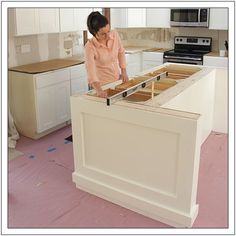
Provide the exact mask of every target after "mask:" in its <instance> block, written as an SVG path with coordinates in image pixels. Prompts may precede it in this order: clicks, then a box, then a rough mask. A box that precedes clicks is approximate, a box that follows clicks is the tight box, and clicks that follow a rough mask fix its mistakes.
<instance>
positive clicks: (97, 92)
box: [96, 90, 107, 98]
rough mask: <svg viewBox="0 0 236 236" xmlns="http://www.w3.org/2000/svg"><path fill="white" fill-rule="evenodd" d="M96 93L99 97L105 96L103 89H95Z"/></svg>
mask: <svg viewBox="0 0 236 236" xmlns="http://www.w3.org/2000/svg"><path fill="white" fill-rule="evenodd" d="M96 94H97V96H98V97H100V98H106V97H107V92H106V91H104V90H96Z"/></svg>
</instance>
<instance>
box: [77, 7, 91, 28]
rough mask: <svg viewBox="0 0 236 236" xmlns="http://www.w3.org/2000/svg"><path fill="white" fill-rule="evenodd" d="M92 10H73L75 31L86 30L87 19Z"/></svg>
mask: <svg viewBox="0 0 236 236" xmlns="http://www.w3.org/2000/svg"><path fill="white" fill-rule="evenodd" d="M90 12H92V8H77V9H75V25H76V29H77V30H87V18H88V15H89V13H90Z"/></svg>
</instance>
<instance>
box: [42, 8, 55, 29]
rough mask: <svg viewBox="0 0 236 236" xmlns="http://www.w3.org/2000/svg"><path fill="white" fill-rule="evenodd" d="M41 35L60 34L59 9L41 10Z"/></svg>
mask: <svg viewBox="0 0 236 236" xmlns="http://www.w3.org/2000/svg"><path fill="white" fill-rule="evenodd" d="M38 11H39V33H57V32H59V9H55V8H54V9H53V8H39V9H38Z"/></svg>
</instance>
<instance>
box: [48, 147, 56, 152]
mask: <svg viewBox="0 0 236 236" xmlns="http://www.w3.org/2000/svg"><path fill="white" fill-rule="evenodd" d="M53 151H56V148H54V147H50V148H48V152H53Z"/></svg>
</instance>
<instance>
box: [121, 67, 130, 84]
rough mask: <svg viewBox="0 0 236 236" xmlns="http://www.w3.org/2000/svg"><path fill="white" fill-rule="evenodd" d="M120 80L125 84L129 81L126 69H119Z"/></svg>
mask: <svg viewBox="0 0 236 236" xmlns="http://www.w3.org/2000/svg"><path fill="white" fill-rule="evenodd" d="M120 79H121V80H122V81H123V82H127V81H128V80H129V77H128V75H127V72H126V69H121V74H120Z"/></svg>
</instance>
